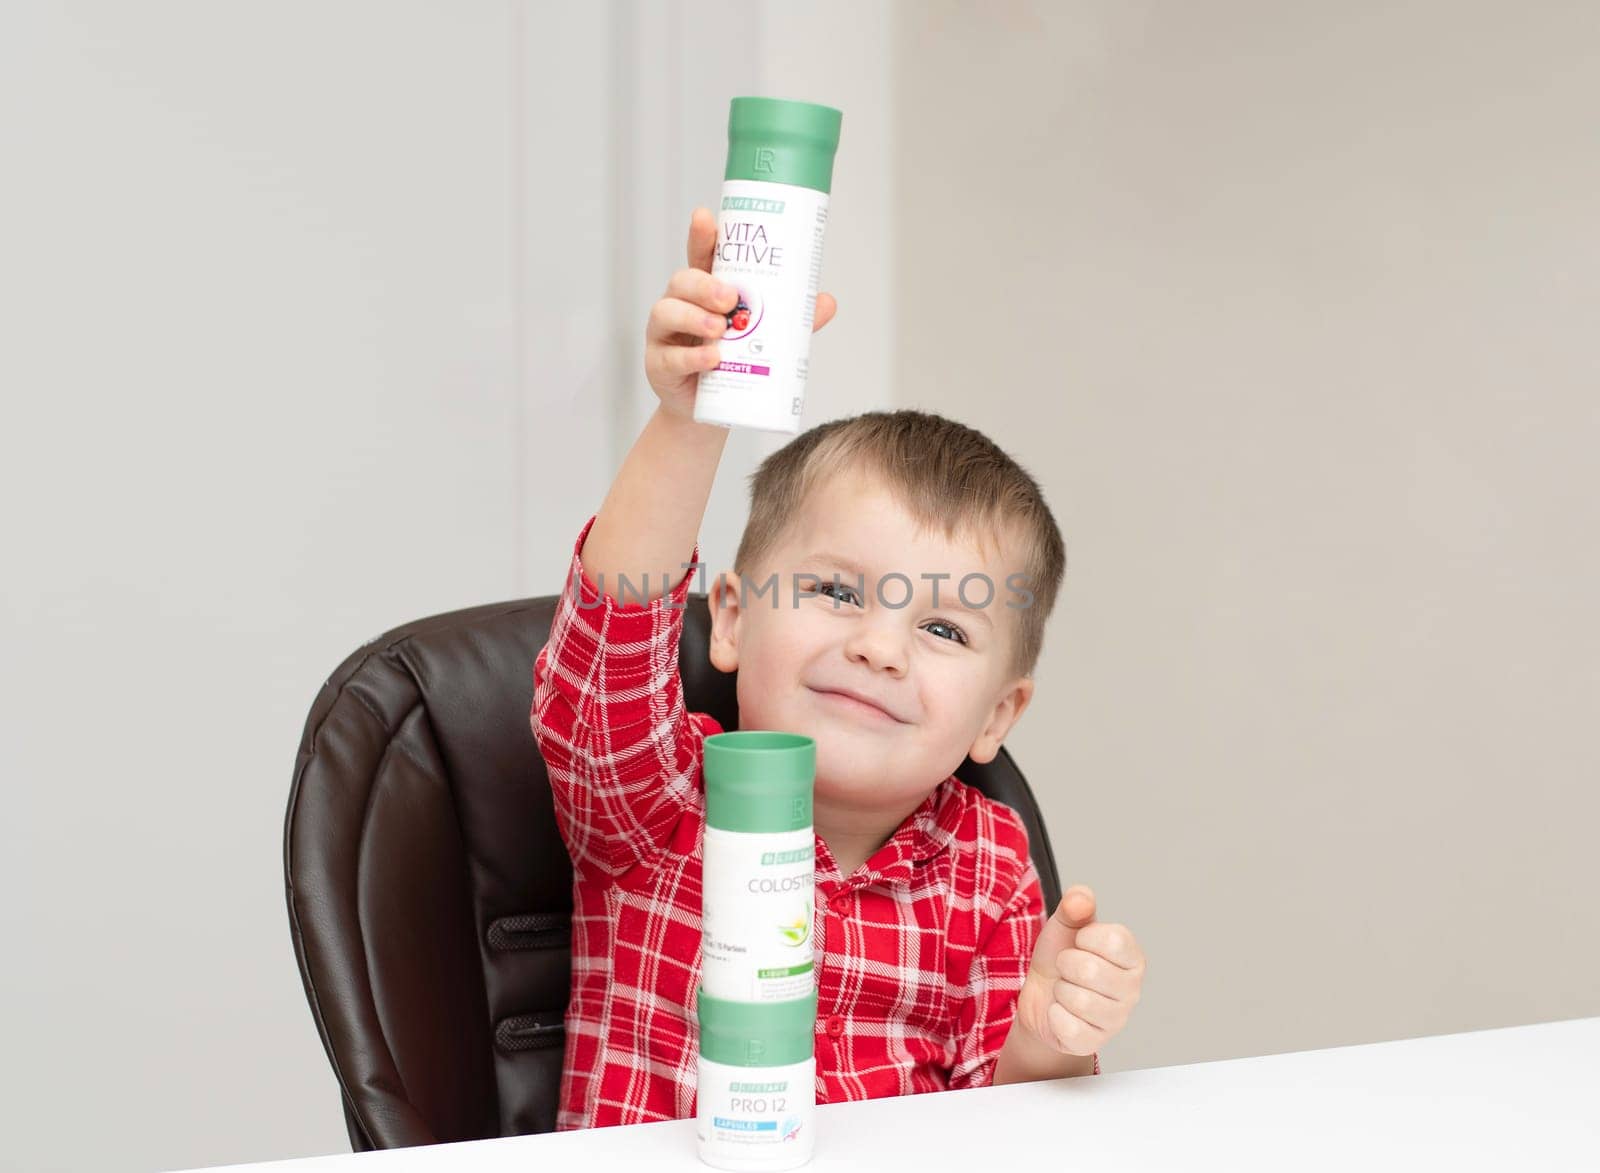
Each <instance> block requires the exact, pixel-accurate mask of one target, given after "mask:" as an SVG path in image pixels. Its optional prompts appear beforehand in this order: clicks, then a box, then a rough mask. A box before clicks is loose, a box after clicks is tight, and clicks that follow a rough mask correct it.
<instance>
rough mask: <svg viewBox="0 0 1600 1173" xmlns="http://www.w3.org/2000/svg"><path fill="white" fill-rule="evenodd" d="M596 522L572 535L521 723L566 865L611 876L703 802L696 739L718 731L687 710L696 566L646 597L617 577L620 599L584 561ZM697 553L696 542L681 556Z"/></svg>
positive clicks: (700, 748)
mask: <svg viewBox="0 0 1600 1173" xmlns="http://www.w3.org/2000/svg"><path fill="white" fill-rule="evenodd" d="M594 521H595V519H594V517H593V516H591V517H590V518H589V520H588V521H587V522H586V523H585V524H584V526H583V529H582V530H581V531H580V532H579V534H578V540H577V542H576V543H575V544H574V546H573V551H572V562H571V565H570V568H569V573H568V575H567V581H566V583H565V584H564V586H563V590H562V593H561V599H560V602H559V603H558V604H557V606H556V612H555V616H554V617H553V619H552V620H551V624H550V637H549V639H548V640H547V641H546V643H545V645H544V646H543V647H542V648H541V649H540V650H539V653H538V655H537V657H535V660H534V666H533V708H532V712H531V714H530V722H531V724H532V727H533V734H534V739H535V740H536V741H537V743H538V746H539V753H540V755H541V756H542V757H543V758H544V763H545V768H546V771H547V772H548V774H549V776H550V790H551V794H552V796H553V798H554V805H555V815H556V824H557V827H558V828H559V830H560V832H561V836H562V838H563V840H564V841H565V842H566V845H567V852H568V854H569V855H570V856H571V857H572V863H573V867H574V868H576V869H579V870H580V871H584V872H586V873H587V874H590V875H598V876H604V877H611V878H615V877H617V876H620V875H621V874H623V873H624V872H626V871H628V870H629V869H630V868H632V867H634V866H636V865H637V864H639V863H641V862H643V861H645V860H647V859H650V858H652V857H654V856H655V855H656V854H658V853H659V852H660V851H661V850H663V849H664V848H665V846H666V844H667V843H668V842H669V841H670V840H671V838H672V834H673V831H674V830H675V829H676V827H677V826H678V823H679V821H680V820H681V819H682V818H683V816H684V814H685V813H686V812H688V811H691V810H694V809H698V808H703V805H704V791H703V790H702V789H700V783H699V778H700V763H701V760H702V754H703V752H704V740H705V737H706V735H707V734H708V733H713V732H720V730H721V727H720V726H719V725H718V724H717V722H716V721H715V720H714V719H713V718H712V717H711V716H710V715H709V714H704V713H693V714H691V713H687V712H686V711H685V708H684V699H683V683H682V679H681V676H680V673H679V669H678V643H679V637H680V636H681V634H682V631H683V616H684V608H685V605H686V604H685V600H686V599H687V597H688V594H689V584H690V581H691V580H692V578H693V568H692V567H691V569H689V570H687V571H685V572H684V574H683V577H682V578H680V579H679V580H678V581H677V582H676V584H675V585H674V586H673V588H672V589H671V591H669V592H668V593H667V594H665V595H663V596H662V597H660V598H657V599H652V600H651V601H650V602H649V603H647V604H646V603H642V602H641V601H640V599H639V595H640V594H642V593H644V592H643V591H642V590H640V591H639V592H637V593H636V592H635V591H634V586H635V585H636V584H629V585H627V586H624V585H623V584H622V583H621V582H620V581H619V583H618V584H616V586H617V587H618V588H620V593H621V594H622V595H623V596H624V597H626V596H627V595H629V594H633V595H634V598H633V601H631V602H619V601H618V600H617V599H616V598H613V597H612V595H611V594H609V593H602V592H601V591H600V589H599V588H598V587H597V586H596V585H595V583H594V582H593V581H592V580H591V579H590V578H589V576H588V573H587V572H586V571H585V569H584V567H583V562H582V559H581V557H580V553H581V551H582V549H583V543H584V539H585V538H586V537H587V536H588V534H589V530H590V529H591V528H592V527H593V526H594ZM699 561H700V546H699V544H698V543H696V545H695V547H694V551H693V553H692V555H691V557H690V562H691V563H692V564H693V565H695V566H697V565H698V564H699Z"/></svg>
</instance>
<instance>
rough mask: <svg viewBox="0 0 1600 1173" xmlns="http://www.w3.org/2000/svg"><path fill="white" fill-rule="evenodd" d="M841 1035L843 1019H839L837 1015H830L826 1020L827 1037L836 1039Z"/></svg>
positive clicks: (842, 1032)
mask: <svg viewBox="0 0 1600 1173" xmlns="http://www.w3.org/2000/svg"><path fill="white" fill-rule="evenodd" d="M842 1034H844V1019H842V1018H840V1017H839V1016H838V1015H837V1014H834V1015H831V1016H830V1017H829V1018H828V1035H829V1037H830V1038H835V1039H836V1038H838V1037H839V1036H840V1035H842Z"/></svg>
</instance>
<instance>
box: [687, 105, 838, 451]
mask: <svg viewBox="0 0 1600 1173" xmlns="http://www.w3.org/2000/svg"><path fill="white" fill-rule="evenodd" d="M843 118H844V115H843V114H841V113H840V112H839V111H838V110H835V109H834V108H833V107H831V106H819V105H816V104H815V103H812V102H792V101H785V100H782V99H777V98H755V97H749V98H735V99H733V103H732V106H731V108H730V109H729V111H728V164H727V167H726V169H725V170H724V172H723V184H722V200H721V204H720V206H719V208H718V209H717V241H716V251H715V253H714V255H713V258H712V262H711V272H712V273H713V274H714V275H715V276H717V277H719V278H720V279H721V280H723V281H725V282H727V283H728V284H730V285H733V286H734V287H735V288H737V289H738V291H739V300H738V303H737V304H736V305H735V306H734V308H733V309H732V310H731V311H730V312H729V313H728V329H727V331H726V333H724V334H723V336H722V338H721V339H720V340H719V341H718V343H717V345H718V348H719V351H720V357H721V361H720V362H719V364H718V365H717V367H716V368H715V369H714V370H710V371H705V372H703V373H702V374H701V375H700V382H699V389H698V391H697V392H696V394H695V403H694V418H695V419H696V420H697V421H699V422H701V423H710V424H720V425H721V426H723V427H745V428H760V429H762V430H765V431H774V432H787V433H789V434H791V435H792V434H794V433H796V432H798V431H799V430H800V414H801V411H802V408H803V406H804V403H805V390H806V375H807V370H808V367H809V365H810V358H811V331H812V324H813V322H814V321H815V318H816V304H817V290H818V286H819V282H820V281H821V277H822V240H823V235H824V233H825V231H826V229H827V225H828V198H829V193H830V190H831V188H832V186H833V157H834V152H835V151H836V150H837V149H838V146H839V126H840V123H841V122H842V120H843Z"/></svg>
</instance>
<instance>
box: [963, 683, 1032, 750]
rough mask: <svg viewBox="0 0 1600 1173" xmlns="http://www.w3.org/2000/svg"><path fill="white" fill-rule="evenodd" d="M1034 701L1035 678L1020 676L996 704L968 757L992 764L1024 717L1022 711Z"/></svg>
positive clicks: (1007, 687) (1008, 686)
mask: <svg viewBox="0 0 1600 1173" xmlns="http://www.w3.org/2000/svg"><path fill="white" fill-rule="evenodd" d="M1032 699H1033V677H1031V676H1019V677H1017V679H1015V680H1013V681H1012V682H1011V683H1010V684H1009V685H1007V686H1006V691H1005V692H1004V693H1003V694H1001V697H1000V699H999V700H998V701H996V702H995V706H994V709H993V711H991V712H990V714H989V720H988V722H987V723H986V724H985V725H984V727H983V730H982V732H980V733H979V734H978V739H977V740H976V741H974V742H973V743H972V748H971V749H969V750H968V751H967V755H968V756H969V757H970V758H972V760H973V761H975V762H992V761H993V760H994V756H995V755H996V754H997V753H999V752H1000V745H1001V743H1002V742H1003V741H1005V739H1006V734H1007V733H1009V732H1011V729H1012V727H1013V726H1014V725H1016V723H1017V719H1018V718H1019V717H1021V716H1022V711H1023V710H1024V709H1026V708H1027V707H1028V702H1029V701H1031V700H1032Z"/></svg>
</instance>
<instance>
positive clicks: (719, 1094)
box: [695, 987, 817, 1173]
mask: <svg viewBox="0 0 1600 1173" xmlns="http://www.w3.org/2000/svg"><path fill="white" fill-rule="evenodd" d="M696 998H697V1001H698V1003H699V1006H698V1008H697V1010H696V1011H695V1016H696V1018H697V1020H698V1022H699V1024H700V1045H699V1073H698V1077H697V1079H698V1083H697V1085H696V1088H695V1137H696V1139H697V1141H698V1142H699V1150H700V1159H701V1160H702V1161H704V1162H705V1163H706V1164H707V1165H712V1166H715V1167H716V1168H718V1169H734V1170H741V1171H747V1173H769V1171H775V1170H779V1169H793V1168H795V1167H796V1166H798V1165H804V1164H805V1163H806V1162H807V1161H809V1160H811V1154H812V1150H813V1142H814V1139H815V1136H814V1133H815V1121H816V1111H817V1085H816V1073H817V1067H816V1053H815V1042H814V1038H813V1036H812V1031H813V1030H814V1029H815V1028H814V1023H815V1020H816V1016H817V994H816V991H815V990H813V991H812V992H811V993H810V994H808V995H807V996H806V997H804V998H796V999H793V1000H791V1001H788V1002H768V1003H764V1004H761V1005H756V1004H754V1003H750V1002H725V1001H723V1000H722V999H720V998H713V997H712V996H710V995H709V994H707V993H706V992H705V989H704V987H701V988H700V989H699V990H697V992H696Z"/></svg>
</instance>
